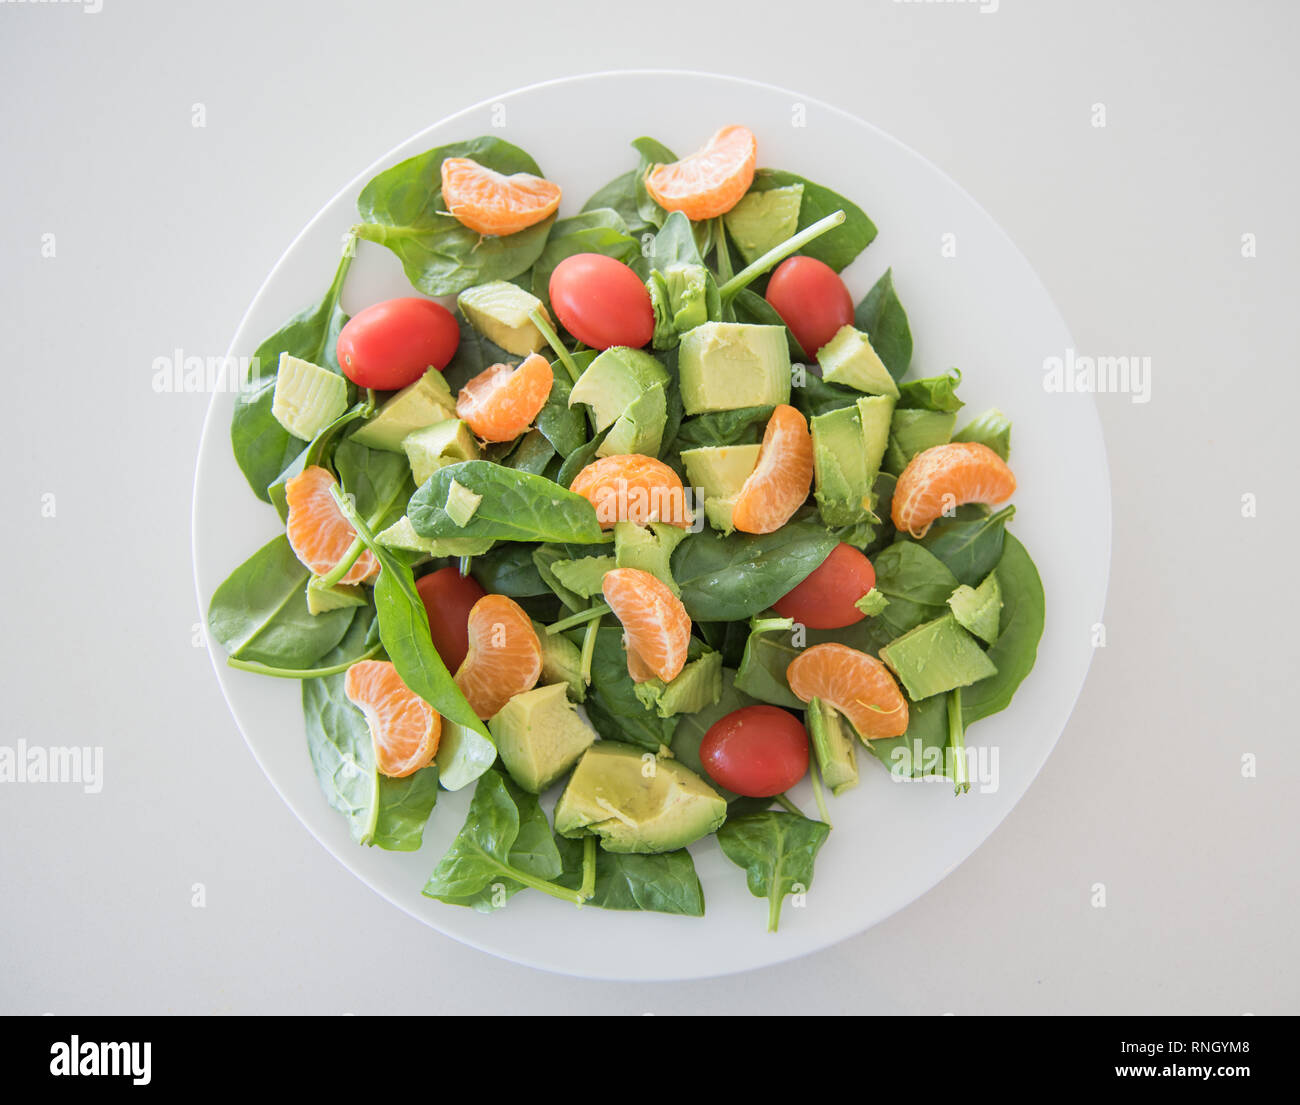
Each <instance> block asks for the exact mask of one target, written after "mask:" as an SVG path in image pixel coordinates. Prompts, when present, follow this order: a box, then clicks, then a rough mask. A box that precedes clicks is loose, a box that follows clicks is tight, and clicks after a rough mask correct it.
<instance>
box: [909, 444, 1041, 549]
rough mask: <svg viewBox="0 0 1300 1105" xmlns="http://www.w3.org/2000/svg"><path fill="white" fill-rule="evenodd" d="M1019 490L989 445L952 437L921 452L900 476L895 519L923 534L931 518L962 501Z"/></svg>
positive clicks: (993, 499)
mask: <svg viewBox="0 0 1300 1105" xmlns="http://www.w3.org/2000/svg"><path fill="white" fill-rule="evenodd" d="M1015 490H1016V477H1015V476H1014V475H1012V473H1011V469H1010V468H1008V467H1007V464H1006V461H1004V460H1003V459H1002V458H1001V457H1000V456H998V455H997V453H995V452H994V451H993V450H992V449H990V448H989V447H988V446H987V445H980V444H979V443H978V442H973V441H972V442H953V443H952V444H950V445H936V446H935V447H934V448H933V449H926V450H924V451H923V452H920V453H917V454H916V456H914V457H913V458H912V459H911V460H910V461H909V462H908V465H907V467H906V468H904V469H903V474H902V475H901V476H899V477H898V486H897V487H896V488H895V489H894V502H893V505H892V506H891V507H890V514H891V515H892V517H893V519H894V525H895V526H896V527H897V528H898V529H899V530H901V531H903V532H904V533H909V534H911V535H912V536H913V537H923V536H924V535H925V531H926V530H928V529H929V528H930V525H931V523H933V522H934V520H935V519H936V518H938V517H939V516H940V515H942V514H944V513H945V512H951V511H952V510H953V509H954V508H956V507H959V506H961V505H962V504H963V503H1000V502H1002V501H1003V500H1004V499H1009V498H1011V496H1012V495H1013V494H1014V493H1015Z"/></svg>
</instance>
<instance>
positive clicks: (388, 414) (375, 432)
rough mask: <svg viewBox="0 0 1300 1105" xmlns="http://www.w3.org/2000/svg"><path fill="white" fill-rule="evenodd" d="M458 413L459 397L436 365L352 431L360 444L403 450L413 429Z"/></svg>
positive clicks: (396, 451)
mask: <svg viewBox="0 0 1300 1105" xmlns="http://www.w3.org/2000/svg"><path fill="white" fill-rule="evenodd" d="M455 417H456V400H455V399H454V398H452V394H451V388H449V387H448V386H447V381H446V380H444V379H443V376H442V373H441V372H439V371H438V370H437V369H436V368H431V369H429V371H428V372H426V373H425V374H424V375H423V376H421V377H420V378H419V379H418V380H416V381H415V383H413V384H408V385H407V386H406V387H404V388H402V390H401V391H399V392H397V393H396V394H395V395H393V396H391V397H390V398H389V399H388V400H387V401H386V402H385V403H384V405H383V406H382V407H380V408H379V410H378V411H377V412H376V413H375V416H374V418H372V419H370V420H369V421H368V422H366V423H365V424H364V425H362V426H361V427H360V429H358V430H357V431H356V432H355V433H353V435H352V440H353V441H355V442H356V443H357V444H358V445H365V446H366V447H367V448H370V449H382V450H384V451H385V452H388V453H400V452H401V451H402V442H403V441H404V440H405V439H406V436H407V435H408V434H409V433H411V432H412V431H413V430H419V429H423V428H424V427H425V426H432V425H433V424H434V423H435V422H442V421H443V420H444V419H448V418H455Z"/></svg>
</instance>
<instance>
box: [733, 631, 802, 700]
mask: <svg viewBox="0 0 1300 1105" xmlns="http://www.w3.org/2000/svg"><path fill="white" fill-rule="evenodd" d="M756 622H757V624H755V625H754V626H753V628H752V629H751V630H750V634H749V640H747V641H746V642H745V653H744V655H743V656H742V657H741V661H740V670H739V671H737V672H736V686H737V687H738V688H739V689H740V690H742V691H744V692H745V693H746V694H747V695H750V696H751V697H753V698H755V699H757V700H758V701H760V702H766V703H768V704H770V705H772V706H788V707H790V708H791V709H793V710H802V709H804V708H805V705H806V704H805V703H804V702H803V701H801V700H800V699H799V698H798V697H797V696H796V695H795V693H794V692H793V691H792V690H790V683H789V681H788V680H787V679H786V676H785V672H786V669H787V668H788V667H789V666H790V664H791V663H792V662H793V661H794V659H795V657H797V656H798V655H799V651H800V650H799V649H797V648H795V647H794V645H793V644H792V643H791V636H790V630H791V628H792V626H791V624H790V622H789V620H788V619H786V618H773V619H771V620H770V621H767V622H763V621H757V619H756Z"/></svg>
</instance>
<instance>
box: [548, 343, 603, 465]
mask: <svg viewBox="0 0 1300 1105" xmlns="http://www.w3.org/2000/svg"><path fill="white" fill-rule="evenodd" d="M595 357H596V354H595V353H594V352H591V351H588V352H586V353H578V354H576V355H575V356H574V358H573V360H574V361H575V362H576V363H577V365H578V368H579V370H580V371H581V370H585V369H586V367H587V366H588V365H589V364H591V362H592V361H593V360H595ZM551 374H552V375H553V376H554V377H555V379H554V382H553V383H552V384H551V393H550V395H548V396H547V397H546V405H545V406H544V407H542V410H541V413H540V414H538V416H537V428H538V429H539V430H540V431H541V432H542V434H543V435H544V436H545V438H546V440H547V441H549V442H550V443H551V447H552V448H553V449H554V450H555V451H556V453H558V454H559V455H560V456H561V457H565V458H567V457H568V456H570V455H571V454H572V453H573V452H574V450H575V449H580V448H582V446H583V445H585V444H586V443H587V419H586V416H585V415H584V414H583V413H582V407H580V406H578V407H571V406H569V396H570V395H571V394H572V393H573V385H572V384H571V383H570V382H569V376H568V373H567V371H566V370H565V368H564V366H563V365H562V364H560V362H559V361H556V362H555V363H554V364H552V365H551Z"/></svg>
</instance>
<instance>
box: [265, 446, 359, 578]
mask: <svg viewBox="0 0 1300 1105" xmlns="http://www.w3.org/2000/svg"><path fill="white" fill-rule="evenodd" d="M337 483H338V480H336V479H335V478H334V474H333V473H332V472H330V471H329V470H328V469H325V468H320V467H318V466H317V465H312V466H311V467H309V468H304V469H303V470H302V471H301V472H300V473H299V474H298V475H296V476H294V477H293V478H292V479H291V480H288V481H287V482H286V483H285V485H284V499H285V502H286V504H287V505H288V508H289V516H288V519H287V521H286V523H285V530H286V532H287V534H288V537H289V545H290V546H291V547H292V549H293V551H294V554H295V555H296V556H297V557H298V559H299V560H301V561H302V562H303V564H304V565H305V566H306V567H307V568H308V569H309V570H310V571H311V572H312V574H313V575H318V576H323V575H325V574H326V573H327V572H329V571H330V570H331V569H332V568H333V567H334V565H336V564H337V563H338V562H339V561H340V560H342V559H343V556H344V554H345V553H346V552H347V551H348V548H349V547H350V546H351V544H352V542H353V541H354V540H355V539H356V536H357V531H356V530H354V529H353V528H352V526H351V524H350V523H349V522H348V520H347V519H346V518H345V517H343V512H342V511H341V510H339V506H338V503H336V502H335V501H334V498H333V496H332V495H330V488H332V487H334V486H335V485H336V484H337ZM377 571H379V562H378V561H377V560H376V559H375V556H374V554H373V553H372V552H371V551H370V550H369V549H366V550H364V551H363V552H362V553H361V555H360V556H359V557H358V558H357V562H356V563H355V564H353V565H352V567H351V568H349V569H348V573H347V575H345V576H344V577H343V579H342V581H341V582H343V583H361V582H364V581H365V580H367V579H369V578H370V577H371V576H373V575H374V574H375V573H376V572H377Z"/></svg>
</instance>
